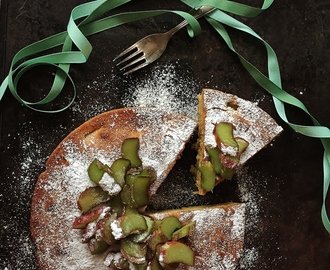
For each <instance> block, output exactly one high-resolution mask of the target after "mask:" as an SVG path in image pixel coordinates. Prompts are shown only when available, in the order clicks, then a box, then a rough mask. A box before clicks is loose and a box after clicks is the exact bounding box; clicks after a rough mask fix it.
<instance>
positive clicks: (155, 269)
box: [147, 257, 164, 270]
mask: <svg viewBox="0 0 330 270" xmlns="http://www.w3.org/2000/svg"><path fill="white" fill-rule="evenodd" d="M147 269H148V270H163V269H164V268H163V267H162V266H161V265H160V263H159V261H158V259H157V258H156V257H154V258H153V259H152V260H151V261H150V262H149V263H148V268H147Z"/></svg>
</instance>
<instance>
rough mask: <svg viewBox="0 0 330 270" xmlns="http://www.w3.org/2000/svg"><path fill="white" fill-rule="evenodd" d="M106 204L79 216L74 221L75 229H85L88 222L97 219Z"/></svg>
mask: <svg viewBox="0 0 330 270" xmlns="http://www.w3.org/2000/svg"><path fill="white" fill-rule="evenodd" d="M104 209H105V206H103V205H102V206H100V207H99V208H96V209H95V210H94V211H92V212H90V213H88V214H85V215H81V216H79V217H77V218H76V219H75V220H74V222H73V228H74V229H83V228H85V227H86V226H87V224H88V223H90V222H92V221H95V220H97V219H98V218H99V216H100V215H101V214H102V212H103V211H104Z"/></svg>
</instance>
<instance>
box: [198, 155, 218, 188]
mask: <svg viewBox="0 0 330 270" xmlns="http://www.w3.org/2000/svg"><path fill="white" fill-rule="evenodd" d="M198 170H199V171H200V173H201V180H202V182H201V187H202V188H203V189H204V190H205V191H211V190H213V188H214V185H215V179H216V174H215V172H214V169H213V166H212V163H211V162H210V161H204V162H203V165H202V166H200V167H199V168H198Z"/></svg>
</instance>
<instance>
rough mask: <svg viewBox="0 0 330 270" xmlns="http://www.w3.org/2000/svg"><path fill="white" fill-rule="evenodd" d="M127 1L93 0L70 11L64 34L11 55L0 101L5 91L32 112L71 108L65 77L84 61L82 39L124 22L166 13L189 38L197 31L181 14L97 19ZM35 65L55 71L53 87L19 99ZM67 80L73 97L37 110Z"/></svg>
mask: <svg viewBox="0 0 330 270" xmlns="http://www.w3.org/2000/svg"><path fill="white" fill-rule="evenodd" d="M129 1H130V0H112V1H109V0H97V1H93V2H89V3H86V4H82V5H79V6H77V7H75V8H74V9H73V10H72V12H71V15H70V19H69V23H68V26H67V31H65V32H62V33H59V34H57V35H54V36H51V37H48V38H45V39H43V40H41V41H38V42H35V43H33V44H31V45H29V46H27V47H25V48H23V49H22V50H20V51H19V52H18V53H17V54H16V55H15V56H14V58H13V60H12V62H11V65H10V69H9V73H8V76H7V77H6V78H5V79H4V81H3V82H2V84H1V86H0V100H1V99H2V97H3V95H4V93H5V91H6V89H7V88H9V90H10V91H11V93H12V94H13V96H14V97H15V98H16V99H17V100H18V101H19V102H21V103H22V104H24V105H25V106H27V107H29V108H31V109H33V110H36V111H39V112H48V113H56V112H60V111H63V110H65V109H67V108H68V107H69V106H71V104H72V103H73V101H74V98H75V96H76V88H75V84H74V82H73V80H72V78H71V76H70V74H69V69H70V65H71V64H81V63H86V62H87V60H88V58H89V56H90V54H91V52H92V45H91V44H90V42H89V41H88V39H87V38H86V37H87V36H89V35H93V34H96V33H99V32H102V31H105V30H108V29H111V28H114V27H116V26H120V25H122V24H125V23H128V22H133V21H137V20H142V19H146V18H150V17H154V16H159V15H162V14H164V13H169V12H172V13H175V14H177V15H179V16H181V17H182V18H184V19H185V20H187V21H188V24H189V26H190V28H189V29H190V31H189V34H190V36H192V37H193V36H195V35H198V34H199V33H200V32H201V28H200V25H199V23H198V21H197V20H196V19H195V18H194V17H193V16H192V15H191V14H189V13H186V12H182V11H172V10H154V11H143V12H127V13H121V14H116V15H113V16H109V17H106V18H102V19H99V17H100V16H101V15H103V14H104V13H105V12H107V11H109V10H112V9H114V8H116V7H118V6H120V5H123V4H125V3H127V2H129ZM81 19H83V21H82V22H81V23H80V24H79V25H77V24H76V20H81ZM73 44H74V45H75V46H76V47H77V48H78V50H77V51H73V50H72V47H73ZM58 46H62V51H61V52H58V53H52V54H46V55H43V56H39V57H34V58H33V56H34V55H36V54H40V53H42V52H45V51H47V50H49V49H52V48H55V47H58ZM18 63H20V64H18ZM39 65H51V66H56V67H57V72H56V75H55V78H54V82H53V85H52V87H51V89H50V91H49V92H48V94H47V95H46V97H45V98H43V99H42V100H40V101H37V102H29V101H27V100H24V99H23V98H21V97H20V95H19V94H18V91H17V85H18V82H19V80H20V78H21V77H22V76H23V74H24V73H25V72H27V71H28V70H29V69H31V68H33V67H35V66H39ZM67 78H69V80H70V82H71V85H72V88H73V97H72V99H71V100H70V102H69V103H68V104H67V105H65V106H63V107H62V108H60V109H58V110H42V109H38V108H37V106H38V105H44V104H47V103H50V102H52V101H54V99H55V98H56V97H57V96H58V95H59V94H60V93H61V91H62V89H63V87H64V83H65V81H66V79H67Z"/></svg>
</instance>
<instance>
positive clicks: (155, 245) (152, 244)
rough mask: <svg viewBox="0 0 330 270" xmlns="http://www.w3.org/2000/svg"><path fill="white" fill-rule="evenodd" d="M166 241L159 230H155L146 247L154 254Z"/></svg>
mask: <svg viewBox="0 0 330 270" xmlns="http://www.w3.org/2000/svg"><path fill="white" fill-rule="evenodd" d="M167 241H168V239H167V237H166V236H165V235H164V234H163V233H162V232H161V230H160V229H157V230H155V231H153V232H152V234H151V235H150V237H149V239H148V247H149V248H150V250H151V252H152V253H153V254H156V253H157V251H158V249H159V248H160V246H161V245H163V244H164V243H166V242H167Z"/></svg>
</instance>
